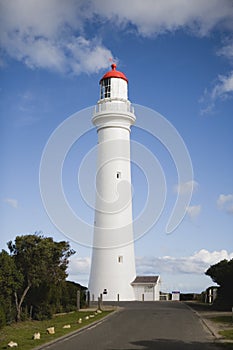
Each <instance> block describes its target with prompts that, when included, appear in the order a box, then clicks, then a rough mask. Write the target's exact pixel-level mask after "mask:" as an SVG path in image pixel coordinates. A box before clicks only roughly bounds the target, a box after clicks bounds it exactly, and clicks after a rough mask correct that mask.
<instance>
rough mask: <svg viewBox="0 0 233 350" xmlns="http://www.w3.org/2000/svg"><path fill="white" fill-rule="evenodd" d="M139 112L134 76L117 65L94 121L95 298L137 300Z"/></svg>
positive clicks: (92, 277) (103, 88)
mask: <svg viewBox="0 0 233 350" xmlns="http://www.w3.org/2000/svg"><path fill="white" fill-rule="evenodd" d="M135 120H136V118H135V115H134V111H133V108H132V107H131V103H130V101H129V100H128V80H127V78H126V76H125V75H124V74H123V73H121V72H119V71H117V70H116V65H115V64H112V70H111V71H109V72H107V73H106V74H105V75H104V76H103V77H102V79H101V80H100V100H99V101H98V103H97V106H96V109H95V112H94V115H93V118H92V122H93V124H94V125H95V126H96V128H97V132H98V155H97V172H96V205H95V222H94V241H93V250H92V262H91V272H90V279H89V286H88V289H89V291H90V297H91V300H97V298H98V297H99V296H100V294H104V295H103V298H104V300H111V301H114V300H135V295H134V289H133V286H132V285H131V282H132V281H133V280H134V279H135V276H136V271H135V257H134V242H133V240H134V238H133V225H132V195H131V167H130V127H131V125H133V124H134V122H135Z"/></svg>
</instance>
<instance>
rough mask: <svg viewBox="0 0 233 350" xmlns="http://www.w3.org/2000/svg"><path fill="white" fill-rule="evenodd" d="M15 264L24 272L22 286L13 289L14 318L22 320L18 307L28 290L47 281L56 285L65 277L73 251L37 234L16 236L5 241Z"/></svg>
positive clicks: (63, 243)
mask: <svg viewBox="0 0 233 350" xmlns="http://www.w3.org/2000/svg"><path fill="white" fill-rule="evenodd" d="M8 248H9V250H10V254H11V256H12V258H13V259H14V263H15V265H16V267H17V269H18V270H19V272H20V273H21V274H22V275H23V283H22V287H21V288H19V289H18V290H15V291H14V297H15V306H16V311H17V315H16V320H17V321H20V320H21V307H22V303H23V301H24V300H25V297H26V295H27V293H28V291H29V290H30V289H31V288H32V287H33V288H36V287H39V286H41V285H43V284H44V283H46V284H49V283H51V284H59V282H62V281H64V280H65V279H66V277H67V273H66V269H67V267H68V262H69V257H70V256H71V255H72V254H74V253H75V252H74V251H73V250H72V249H70V245H69V243H68V242H65V241H62V242H54V241H53V238H52V237H44V236H42V235H40V234H34V235H23V236H17V237H16V239H15V243H13V242H12V241H10V242H8Z"/></svg>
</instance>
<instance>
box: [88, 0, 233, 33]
mask: <svg viewBox="0 0 233 350" xmlns="http://www.w3.org/2000/svg"><path fill="white" fill-rule="evenodd" d="M128 3H129V4H128V6H127V0H118V1H113V0H109V1H105V0H94V1H92V11H93V12H95V13H97V14H99V15H100V16H102V17H104V18H107V19H109V20H112V21H114V23H116V24H118V25H121V26H123V25H126V24H128V23H131V24H133V25H134V26H135V27H136V28H137V31H138V33H140V34H141V35H144V36H151V35H156V34H161V33H164V32H167V31H171V32H172V31H175V30H178V29H180V28H188V29H189V30H190V31H192V32H194V33H195V34H198V35H201V36H202V35H206V34H208V32H209V31H210V30H211V29H213V28H214V27H215V26H216V25H217V24H218V23H219V22H224V23H225V25H228V26H231V19H232V18H233V14H232V7H231V3H230V1H228V0H222V1H221V3H220V2H219V1H218V0H211V1H208V0H189V1H188V2H187V1H185V0H166V1H161V0H134V1H133V6H132V3H131V1H128Z"/></svg>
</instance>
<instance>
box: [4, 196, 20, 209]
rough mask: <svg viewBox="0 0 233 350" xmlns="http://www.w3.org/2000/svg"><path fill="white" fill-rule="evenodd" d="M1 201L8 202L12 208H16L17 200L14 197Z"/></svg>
mask: <svg viewBox="0 0 233 350" xmlns="http://www.w3.org/2000/svg"><path fill="white" fill-rule="evenodd" d="M3 201H4V202H5V203H7V204H9V205H10V206H11V207H12V208H15V209H17V208H18V201H17V199H15V198H5V199H4V200H3Z"/></svg>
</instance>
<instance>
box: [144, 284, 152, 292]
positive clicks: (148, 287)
mask: <svg viewBox="0 0 233 350" xmlns="http://www.w3.org/2000/svg"><path fill="white" fill-rule="evenodd" d="M144 292H145V293H152V292H153V286H151V285H148V286H145V287H144Z"/></svg>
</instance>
